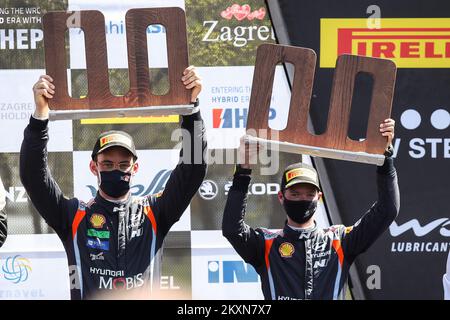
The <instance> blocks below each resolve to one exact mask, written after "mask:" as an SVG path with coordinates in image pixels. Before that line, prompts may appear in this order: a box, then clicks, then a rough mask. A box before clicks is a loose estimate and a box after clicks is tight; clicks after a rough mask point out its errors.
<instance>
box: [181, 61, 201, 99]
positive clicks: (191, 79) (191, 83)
mask: <svg viewBox="0 0 450 320" xmlns="http://www.w3.org/2000/svg"><path fill="white" fill-rule="evenodd" d="M181 81H183V84H184V85H185V87H186V89H188V90H189V89H192V91H191V102H192V103H194V102H195V101H196V100H197V97H198V95H199V93H200V91H202V79H201V78H200V77H199V76H198V73H197V70H196V69H195V67H194V66H189V67H187V68H186V69H185V70H184V72H183V77H182V78H181Z"/></svg>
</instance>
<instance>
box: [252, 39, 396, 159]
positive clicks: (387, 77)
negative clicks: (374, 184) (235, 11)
mask: <svg viewBox="0 0 450 320" xmlns="http://www.w3.org/2000/svg"><path fill="white" fill-rule="evenodd" d="M280 62H290V63H292V64H293V65H294V66H295V74H294V81H293V86H292V96H291V101H290V105H289V108H290V109H289V116H288V124H287V127H286V128H285V129H284V130H282V131H278V130H274V129H270V128H269V126H268V114H269V106H270V99H271V95H272V87H273V79H274V73H275V66H276V65H277V64H278V63H280ZM315 63H316V56H315V53H314V51H313V50H311V49H306V48H300V47H291V46H284V45H266V44H265V45H261V46H260V47H259V48H258V52H257V58H256V65H255V73H254V77H253V87H252V94H251V98H250V107H249V116H248V122H247V129H256V130H257V131H258V137H260V138H264V137H263V136H261V135H260V133H259V130H260V129H266V130H267V135H266V137H267V138H269V139H271V138H270V137H274V136H276V134H278V137H279V139H278V140H279V141H285V142H291V143H296V144H301V145H307V146H316V147H322V148H329V149H336V150H344V151H352V152H366V153H371V154H383V153H384V149H385V147H386V138H385V137H382V136H381V134H380V132H379V124H380V123H381V122H382V121H383V120H384V119H386V118H389V117H390V115H391V109H392V99H393V95H394V86H395V76H396V66H395V64H394V63H393V62H392V61H390V60H385V59H378V58H370V57H362V56H352V55H341V56H339V57H338V59H337V63H336V69H335V73H334V78H333V84H332V92H331V101H330V109H329V113H328V121H327V129H326V132H325V133H323V134H321V135H313V134H310V133H309V131H308V129H307V123H308V114H309V108H310V100H311V93H312V86H313V77H314V69H315ZM360 72H365V73H368V74H370V75H371V76H372V77H373V80H374V85H373V89H372V90H373V92H372V100H371V102H370V113H369V119H368V127H367V132H366V139H365V140H364V141H355V140H352V139H350V138H349V137H348V131H349V122H350V111H351V106H352V97H353V93H354V86H355V78H356V76H357V74H358V73H360Z"/></svg>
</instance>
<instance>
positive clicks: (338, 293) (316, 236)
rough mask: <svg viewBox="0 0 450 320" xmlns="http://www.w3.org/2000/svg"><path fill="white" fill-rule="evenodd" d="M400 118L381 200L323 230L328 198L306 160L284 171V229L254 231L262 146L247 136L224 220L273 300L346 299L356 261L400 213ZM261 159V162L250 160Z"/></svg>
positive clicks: (380, 179)
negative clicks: (251, 205) (251, 190)
mask: <svg viewBox="0 0 450 320" xmlns="http://www.w3.org/2000/svg"><path fill="white" fill-rule="evenodd" d="M394 125H395V122H394V120H392V119H386V120H385V121H384V122H383V123H382V124H380V133H381V134H382V135H383V136H386V137H387V146H388V147H387V149H386V153H385V156H386V158H385V162H384V164H383V165H382V166H380V167H378V168H377V186H378V201H377V202H375V204H374V205H373V206H372V207H371V208H370V209H369V211H368V212H367V213H366V214H365V215H364V216H363V217H362V218H361V219H360V220H359V221H358V222H356V223H355V224H354V225H353V226H350V227H346V226H343V225H334V226H331V227H329V228H327V229H319V228H318V227H317V225H316V223H315V221H314V213H315V211H316V209H317V204H318V201H319V200H320V198H321V197H322V192H321V188H320V185H319V179H318V175H317V172H316V170H315V169H314V168H313V167H312V166H309V165H307V164H304V163H295V164H292V165H290V166H288V167H287V168H286V169H285V171H284V172H283V177H282V180H281V191H280V192H279V193H278V199H279V201H280V204H281V205H282V206H283V208H284V211H285V212H286V215H287V221H286V224H285V226H284V228H283V229H282V230H279V231H276V232H272V231H269V230H267V229H264V228H258V229H253V228H251V227H250V226H248V225H247V224H246V223H245V222H244V217H245V211H246V204H247V192H248V186H249V183H250V174H251V169H250V166H249V165H248V163H249V161H248V160H247V159H249V158H250V159H252V158H254V157H255V156H256V150H255V149H254V148H253V149H251V148H249V146H248V144H245V142H244V140H241V146H240V154H241V157H240V158H241V159H246V161H243V163H242V164H240V165H237V166H236V170H235V173H234V179H233V185H232V187H231V188H230V191H229V193H228V199H227V203H226V206H225V212H224V216H223V221H222V232H223V235H224V237H226V238H227V239H228V241H229V242H230V243H231V244H232V246H233V247H234V249H235V250H236V251H237V253H238V254H239V255H240V256H241V257H242V258H243V259H244V260H245V261H246V262H247V263H250V264H251V265H252V266H253V267H254V268H255V269H256V271H257V272H258V274H259V275H260V277H261V286H262V291H263V294H264V298H265V299H267V300H291V299H292V300H296V299H343V298H344V297H345V289H346V288H345V284H346V281H347V277H348V272H349V268H350V265H351V264H352V263H353V261H354V260H355V258H356V257H357V255H358V254H360V253H362V252H364V251H365V250H367V248H368V247H369V246H370V245H371V244H372V243H373V242H374V241H375V240H376V239H377V238H378V237H379V236H380V235H381V234H382V233H383V232H384V231H385V230H386V229H387V228H388V227H389V225H390V224H391V223H392V221H394V219H395V217H396V216H397V214H398V211H399V207H400V196H399V189H398V184H397V174H396V170H395V168H394V164H393V158H392V155H393V150H392V146H391V142H392V139H393V137H394ZM250 163H255V162H250Z"/></svg>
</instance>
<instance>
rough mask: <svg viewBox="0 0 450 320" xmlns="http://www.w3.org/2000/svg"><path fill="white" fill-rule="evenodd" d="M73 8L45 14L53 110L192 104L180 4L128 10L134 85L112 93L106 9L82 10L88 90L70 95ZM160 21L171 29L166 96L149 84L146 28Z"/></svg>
mask: <svg viewBox="0 0 450 320" xmlns="http://www.w3.org/2000/svg"><path fill="white" fill-rule="evenodd" d="M73 14H74V13H73V12H71V13H70V14H69V13H67V12H49V13H47V14H45V15H44V17H43V25H44V47H45V64H46V72H47V74H48V75H50V76H51V77H52V78H53V79H54V84H55V86H56V88H57V90H56V94H55V95H54V98H53V99H51V100H50V102H49V104H50V109H52V110H99V109H114V108H120V109H126V108H134V107H146V106H165V105H189V104H190V90H186V89H185V87H184V85H183V83H182V82H181V80H180V79H181V77H182V75H183V71H184V69H185V68H187V67H188V66H189V56H188V45H187V32H186V15H185V12H184V11H183V10H182V9H181V8H150V9H131V10H128V11H127V13H126V27H127V48H128V49H127V50H128V72H129V79H130V90H129V91H128V92H127V93H126V94H125V95H123V96H115V95H113V94H111V91H110V87H109V74H108V62H107V51H106V36H105V33H104V32H99V30H104V29H105V18H104V16H103V14H102V13H101V12H99V11H95V10H86V11H79V12H77V14H80V28H82V30H83V31H84V35H85V48H86V50H85V51H86V69H87V82H88V95H87V97H86V98H84V99H74V98H72V97H70V96H69V95H68V90H67V89H68V88H67V85H68V84H67V74H66V70H67V69H68V63H67V61H66V58H65V57H66V50H65V34H66V31H67V26H66V21H67V19H69V17H70V16H72V15H73ZM152 24H161V25H163V26H164V27H165V29H166V39H167V58H168V68H169V85H170V89H169V91H168V92H167V93H166V94H165V95H153V94H152V93H151V88H150V86H149V79H150V74H149V67H148V66H149V62H148V50H152V48H147V32H146V30H147V27H148V26H149V25H152Z"/></svg>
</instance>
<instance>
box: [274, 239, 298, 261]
mask: <svg viewBox="0 0 450 320" xmlns="http://www.w3.org/2000/svg"><path fill="white" fill-rule="evenodd" d="M278 251H279V252H280V255H281V256H282V257H283V258H291V257H292V255H293V254H294V252H295V248H294V246H293V245H292V243H289V242H283V243H282V244H281V245H280V247H279V248H278Z"/></svg>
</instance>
